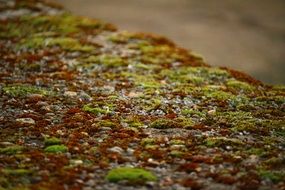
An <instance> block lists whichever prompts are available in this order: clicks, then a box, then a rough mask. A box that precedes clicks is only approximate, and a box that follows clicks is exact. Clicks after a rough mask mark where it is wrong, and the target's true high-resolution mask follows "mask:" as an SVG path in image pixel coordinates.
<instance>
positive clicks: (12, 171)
mask: <svg viewBox="0 0 285 190" xmlns="http://www.w3.org/2000/svg"><path fill="white" fill-rule="evenodd" d="M2 172H3V173H4V174H6V175H15V176H24V175H29V174H31V173H32V171H31V170H27V169H3V170H2Z"/></svg>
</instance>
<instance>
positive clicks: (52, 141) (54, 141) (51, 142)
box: [44, 137, 61, 146]
mask: <svg viewBox="0 0 285 190" xmlns="http://www.w3.org/2000/svg"><path fill="white" fill-rule="evenodd" d="M44 144H45V146H50V145H57V144H61V140H60V139H58V138H56V137H51V138H46V139H45V140H44Z"/></svg>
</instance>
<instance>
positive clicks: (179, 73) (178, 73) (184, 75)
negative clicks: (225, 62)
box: [160, 67, 230, 85]
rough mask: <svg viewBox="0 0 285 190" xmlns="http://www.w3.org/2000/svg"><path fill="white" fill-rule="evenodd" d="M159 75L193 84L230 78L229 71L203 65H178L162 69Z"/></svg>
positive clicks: (216, 82) (174, 80)
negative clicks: (176, 67)
mask: <svg viewBox="0 0 285 190" xmlns="http://www.w3.org/2000/svg"><path fill="white" fill-rule="evenodd" d="M160 75H161V76H163V77H165V78H168V79H169V80H170V81H172V82H176V83H181V84H185V83H193V84H195V85H202V84H209V83H212V84H219V83H220V82H222V81H224V80H226V79H228V78H230V75H229V73H227V72H226V71H224V70H222V69H218V68H205V67H180V68H178V69H175V70H172V69H164V70H162V71H161V72H160Z"/></svg>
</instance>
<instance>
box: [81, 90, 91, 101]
mask: <svg viewBox="0 0 285 190" xmlns="http://www.w3.org/2000/svg"><path fill="white" fill-rule="evenodd" d="M79 99H80V100H81V101H87V102H90V101H92V97H91V96H89V95H88V94H87V93H86V92H84V91H81V92H80V94H79Z"/></svg>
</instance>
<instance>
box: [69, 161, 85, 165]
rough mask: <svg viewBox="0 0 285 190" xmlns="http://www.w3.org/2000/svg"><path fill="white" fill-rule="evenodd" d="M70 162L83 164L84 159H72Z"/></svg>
mask: <svg viewBox="0 0 285 190" xmlns="http://www.w3.org/2000/svg"><path fill="white" fill-rule="evenodd" d="M70 162H71V164H73V165H81V164H83V161H82V160H71V161H70Z"/></svg>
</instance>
